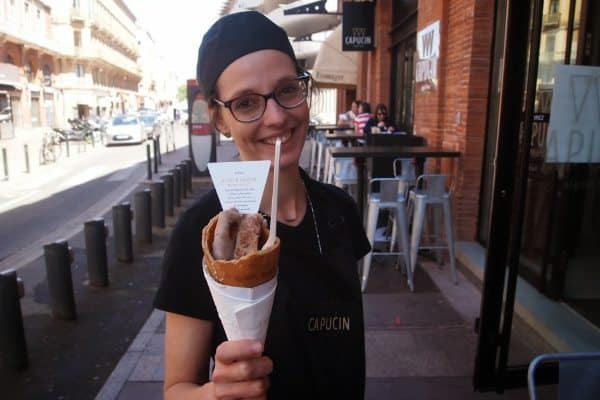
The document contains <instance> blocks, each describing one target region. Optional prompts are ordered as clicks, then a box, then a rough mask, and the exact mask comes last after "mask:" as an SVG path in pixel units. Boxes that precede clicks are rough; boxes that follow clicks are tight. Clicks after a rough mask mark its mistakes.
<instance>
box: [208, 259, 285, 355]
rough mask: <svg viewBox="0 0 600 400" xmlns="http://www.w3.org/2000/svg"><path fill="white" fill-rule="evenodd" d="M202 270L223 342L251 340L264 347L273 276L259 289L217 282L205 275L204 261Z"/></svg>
mask: <svg viewBox="0 0 600 400" xmlns="http://www.w3.org/2000/svg"><path fill="white" fill-rule="evenodd" d="M202 270H203V271H204V277H205V278H206V282H207V283H208V288H209V290H210V294H211V295H212V298H213V301H214V303H215V306H216V307H217V313H218V314H219V319H220V320H221V323H222V324H223V328H224V329H225V334H226V335H227V339H228V340H239V339H255V340H260V341H261V342H262V343H263V344H264V343H265V338H266V337H267V327H268V326H269V318H270V316H271V309H272V307H273V299H274V298H275V289H276V287H277V277H275V278H273V279H271V280H269V281H268V282H265V283H263V284H261V285H259V286H256V287H253V288H245V287H237V286H228V285H224V284H222V283H219V282H217V281H216V280H214V279H213V278H212V276H211V275H210V273H209V272H208V270H207V267H206V263H204V262H203V266H202Z"/></svg>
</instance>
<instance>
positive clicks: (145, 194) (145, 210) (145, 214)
mask: <svg viewBox="0 0 600 400" xmlns="http://www.w3.org/2000/svg"><path fill="white" fill-rule="evenodd" d="M133 207H134V214H135V239H136V240H137V241H138V242H139V243H152V209H151V206H150V189H144V190H142V191H140V192H136V193H134V195H133Z"/></svg>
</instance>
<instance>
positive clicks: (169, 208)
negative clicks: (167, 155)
mask: <svg viewBox="0 0 600 400" xmlns="http://www.w3.org/2000/svg"><path fill="white" fill-rule="evenodd" d="M160 178H161V179H162V181H163V183H164V184H165V215H166V216H167V217H172V216H173V215H174V212H173V202H174V196H173V174H171V173H168V174H166V175H163V176H161V177H160Z"/></svg>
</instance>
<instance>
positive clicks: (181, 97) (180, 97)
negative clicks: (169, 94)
mask: <svg viewBox="0 0 600 400" xmlns="http://www.w3.org/2000/svg"><path fill="white" fill-rule="evenodd" d="M186 99H187V86H186V85H181V86H179V87H178V88H177V101H185V100H186Z"/></svg>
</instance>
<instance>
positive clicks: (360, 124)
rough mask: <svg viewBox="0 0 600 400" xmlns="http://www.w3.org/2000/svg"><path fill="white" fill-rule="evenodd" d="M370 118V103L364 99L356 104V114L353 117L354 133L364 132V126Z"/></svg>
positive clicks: (371, 116)
mask: <svg viewBox="0 0 600 400" xmlns="http://www.w3.org/2000/svg"><path fill="white" fill-rule="evenodd" d="M372 118H373V114H371V105H370V104H369V103H367V102H366V101H362V102H361V103H360V104H359V105H358V115H357V116H356V118H354V130H355V131H356V133H365V126H366V125H367V123H368V122H369V121H370V120H371V119H372Z"/></svg>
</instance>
